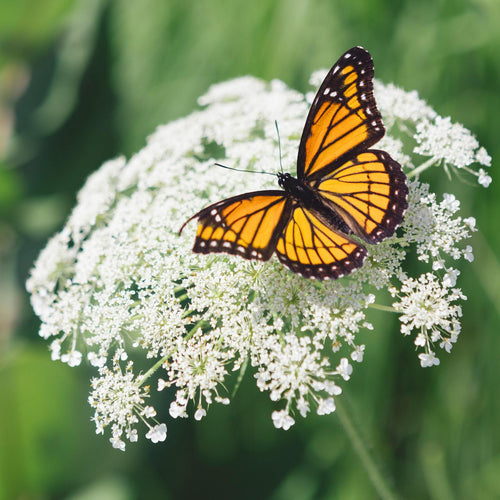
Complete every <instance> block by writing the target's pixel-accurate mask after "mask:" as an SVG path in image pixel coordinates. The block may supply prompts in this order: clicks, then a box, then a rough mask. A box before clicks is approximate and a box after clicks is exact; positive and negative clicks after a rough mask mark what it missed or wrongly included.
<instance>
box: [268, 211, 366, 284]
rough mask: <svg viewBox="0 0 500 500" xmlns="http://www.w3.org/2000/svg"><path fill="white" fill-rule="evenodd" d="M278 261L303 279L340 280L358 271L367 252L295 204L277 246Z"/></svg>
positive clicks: (314, 214)
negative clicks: (353, 271) (354, 270)
mask: <svg viewBox="0 0 500 500" xmlns="http://www.w3.org/2000/svg"><path fill="white" fill-rule="evenodd" d="M276 253H277V255H278V258H279V260H280V261H281V262H282V263H283V264H285V265H286V266H287V267H289V268H290V269H291V270H292V271H294V272H296V273H299V274H302V275H303V276H305V277H306V278H318V279H325V278H332V279H335V278H339V277H340V276H343V275H345V274H349V273H350V272H351V271H352V270H353V269H356V268H357V267H360V266H361V265H362V263H363V259H364V258H365V256H366V249H365V248H364V247H363V246H362V245H360V244H359V243H357V242H356V241H354V240H353V239H351V238H349V237H348V236H346V235H345V234H342V233H340V232H338V231H336V230H334V229H333V228H332V227H331V225H329V224H327V223H325V221H324V220H322V217H321V216H320V215H319V214H316V213H314V212H313V211H311V210H307V209H305V208H303V207H301V206H300V205H298V204H295V206H294V208H293V210H292V215H291V217H290V220H289V222H288V224H287V225H286V226H285V228H284V230H283V233H282V235H281V237H280V238H279V239H278V244H277V245H276Z"/></svg>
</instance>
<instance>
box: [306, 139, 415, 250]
mask: <svg viewBox="0 0 500 500" xmlns="http://www.w3.org/2000/svg"><path fill="white" fill-rule="evenodd" d="M405 178H406V177H405V175H404V174H403V171H402V170H401V166H400V165H399V163H397V162H396V161H394V160H393V159H392V158H391V157H390V156H389V154H388V153H386V152H385V151H378V150H370V149H369V150H367V151H365V152H363V153H359V154H358V155H357V156H355V157H353V158H352V159H350V160H348V161H347V162H345V163H344V164H343V165H342V166H340V167H338V168H337V169H335V170H334V171H333V172H331V173H330V174H329V175H327V176H325V177H323V178H321V179H319V180H317V181H313V182H312V183H311V187H313V189H315V191H316V192H317V193H318V194H319V195H320V196H321V199H322V201H323V203H324V204H325V205H326V206H328V207H329V208H331V209H332V210H333V211H335V212H336V213H338V214H340V215H341V216H342V219H343V220H344V221H345V222H346V223H347V225H348V226H349V228H350V229H351V231H352V232H353V233H354V234H356V235H357V236H359V237H360V238H363V239H364V240H365V241H367V242H368V243H378V242H380V241H382V240H383V239H385V238H387V237H389V236H391V235H392V234H393V233H394V231H395V230H396V227H397V226H398V225H399V224H400V223H401V221H402V220H403V214H404V211H405V210H406V208H407V207H408V203H407V201H406V198H407V195H408V188H407V186H406V183H405Z"/></svg>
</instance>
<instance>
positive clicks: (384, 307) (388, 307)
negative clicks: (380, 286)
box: [368, 304, 397, 313]
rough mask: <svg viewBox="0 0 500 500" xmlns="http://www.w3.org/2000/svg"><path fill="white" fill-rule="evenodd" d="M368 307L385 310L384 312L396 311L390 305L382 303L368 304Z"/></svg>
mask: <svg viewBox="0 0 500 500" xmlns="http://www.w3.org/2000/svg"><path fill="white" fill-rule="evenodd" d="M368 307H371V308H372V309H378V310H379V311H386V312H391V313H395V312H397V311H396V310H395V309H394V307H392V306H383V305H382V304H369V305H368Z"/></svg>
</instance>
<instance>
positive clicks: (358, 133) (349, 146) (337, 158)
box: [297, 47, 385, 180]
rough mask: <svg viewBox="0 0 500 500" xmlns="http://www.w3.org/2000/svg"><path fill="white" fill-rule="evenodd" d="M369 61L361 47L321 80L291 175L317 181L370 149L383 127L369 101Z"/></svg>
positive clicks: (379, 117) (343, 59) (370, 99)
mask: <svg viewBox="0 0 500 500" xmlns="http://www.w3.org/2000/svg"><path fill="white" fill-rule="evenodd" d="M372 79H373V61H372V58H371V56H370V54H369V53H368V52H367V51H366V50H365V49H363V48H361V47H354V48H352V49H351V50H349V51H348V52H346V53H345V54H344V55H343V56H342V57H341V58H340V59H339V61H338V62H337V63H336V64H335V66H333V68H332V69H331V70H330V71H329V73H328V75H327V76H326V78H325V80H324V81H323V83H322V85H321V87H320V89H319V90H318V93H317V94H316V97H315V98H314V101H313V104H312V106H311V109H310V111H309V115H308V117H307V121H306V125H305V127H304V132H303V133H302V138H301V141H300V146H299V154H298V159H297V176H298V178H299V179H301V180H305V179H307V180H310V179H313V178H319V177H321V176H322V175H323V173H324V170H325V169H326V170H331V169H332V168H335V166H336V165H338V164H341V163H342V162H343V161H345V159H346V157H352V156H353V155H355V154H356V153H357V152H360V151H362V150H365V149H367V148H368V147H370V146H371V145H373V144H375V143H376V142H377V141H378V140H379V139H380V138H381V137H382V136H383V135H384V132H385V130H384V126H383V124H382V119H381V116H380V113H379V111H378V109H377V106H376V104H375V99H374V97H373V83H372Z"/></svg>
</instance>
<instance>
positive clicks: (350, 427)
mask: <svg viewBox="0 0 500 500" xmlns="http://www.w3.org/2000/svg"><path fill="white" fill-rule="evenodd" d="M340 399H341V398H336V400H335V406H336V413H337V415H338V417H339V420H340V423H341V424H342V427H343V428H344V431H345V433H346V434H347V436H348V438H349V440H350V441H351V445H352V447H353V448H354V450H355V451H356V453H357V454H358V457H359V458H360V459H361V463H362V464H363V467H364V468H365V471H366V473H367V474H368V477H369V478H370V481H371V483H372V484H373V487H374V488H375V490H376V491H377V493H378V495H379V496H380V498H382V499H383V500H396V496H395V494H394V493H393V492H392V491H391V488H390V487H389V485H388V484H387V480H386V478H384V477H383V476H382V474H381V473H380V471H379V469H378V468H377V465H376V464H375V461H374V459H373V457H372V456H371V455H370V453H369V451H368V448H367V447H366V445H365V442H364V441H363V439H362V438H361V435H360V434H359V432H358V431H357V429H356V428H355V426H354V424H353V421H352V419H351V418H350V417H349V415H348V413H347V410H346V408H345V405H344V403H343V402H342V401H340Z"/></svg>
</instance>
